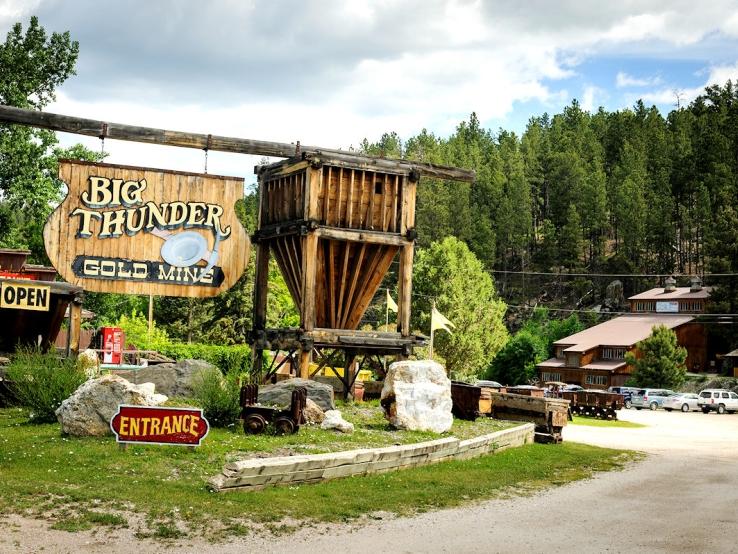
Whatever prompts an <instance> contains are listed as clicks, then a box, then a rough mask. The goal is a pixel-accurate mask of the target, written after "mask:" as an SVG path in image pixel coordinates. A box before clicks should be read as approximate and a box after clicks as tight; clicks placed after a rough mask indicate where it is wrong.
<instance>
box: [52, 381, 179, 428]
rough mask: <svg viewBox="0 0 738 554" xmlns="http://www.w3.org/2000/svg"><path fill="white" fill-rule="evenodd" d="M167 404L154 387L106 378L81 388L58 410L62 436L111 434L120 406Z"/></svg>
mask: <svg viewBox="0 0 738 554" xmlns="http://www.w3.org/2000/svg"><path fill="white" fill-rule="evenodd" d="M166 401H167V397H166V396H164V395H163V394H156V393H155V392H154V384H153V383H143V384H141V385H134V384H133V383H130V382H128V381H126V380H125V379H123V378H122V377H118V376H117V375H103V376H102V377H99V378H98V379H92V380H90V381H87V382H86V383H84V384H82V385H81V386H80V387H79V388H78V389H77V390H76V391H74V393H73V394H72V396H70V397H69V398H67V399H66V400H64V402H62V403H61V406H59V408H58V409H57V410H56V418H57V419H58V420H59V423H61V428H62V433H66V434H68V435H74V436H77V437H84V436H102V435H108V434H112V431H111V430H110V419H111V418H112V417H113V416H114V415H115V413H116V412H117V411H118V406H119V405H120V404H132V405H134V406H158V405H159V404H163V403H164V402H166Z"/></svg>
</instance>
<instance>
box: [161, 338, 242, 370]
mask: <svg viewBox="0 0 738 554" xmlns="http://www.w3.org/2000/svg"><path fill="white" fill-rule="evenodd" d="M159 352H161V353H162V354H164V355H165V356H169V357H170V358H174V359H175V360H188V359H189V360H205V361H206V362H209V363H211V364H213V365H214V366H216V367H217V368H218V369H220V371H221V372H222V373H223V374H224V375H227V374H231V373H238V374H240V373H248V372H249V371H250V369H251V348H250V347H249V346H248V345H245V344H234V345H230V346H220V345H214V344H213V345H211V344H197V343H193V344H186V343H170V344H169V345H167V346H165V347H163V348H162V349H161V350H159Z"/></svg>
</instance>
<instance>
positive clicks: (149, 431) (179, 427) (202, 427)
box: [110, 404, 210, 446]
mask: <svg viewBox="0 0 738 554" xmlns="http://www.w3.org/2000/svg"><path fill="white" fill-rule="evenodd" d="M110 428H111V429H112V430H113V433H115V436H116V439H117V441H118V442H119V443H126V444H175V445H182V446H200V444H201V443H202V441H203V439H204V438H205V437H206V436H207V434H208V431H209V430H210V426H209V425H208V420H207V419H205V417H204V416H203V415H202V410H200V409H199V408H162V407H159V406H130V405H128V404H121V405H120V406H118V413H116V414H115V415H114V416H113V418H112V419H111V420H110Z"/></svg>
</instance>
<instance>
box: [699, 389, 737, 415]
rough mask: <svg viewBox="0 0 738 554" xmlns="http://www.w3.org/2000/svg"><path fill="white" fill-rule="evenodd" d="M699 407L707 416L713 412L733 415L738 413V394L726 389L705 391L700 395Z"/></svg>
mask: <svg viewBox="0 0 738 554" xmlns="http://www.w3.org/2000/svg"><path fill="white" fill-rule="evenodd" d="M697 406H698V407H699V408H700V409H701V410H702V413H705V414H708V413H710V412H712V411H715V412H717V413H719V414H724V413H725V412H728V413H729V414H733V413H735V412H736V411H738V394H736V393H734V392H730V391H729V390H726V389H705V390H703V391H702V392H701V393H700V399H699V400H698V401H697Z"/></svg>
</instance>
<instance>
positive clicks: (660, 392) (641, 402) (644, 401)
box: [631, 389, 674, 410]
mask: <svg viewBox="0 0 738 554" xmlns="http://www.w3.org/2000/svg"><path fill="white" fill-rule="evenodd" d="M670 394H674V391H673V390H668V389H638V392H637V393H635V394H634V395H633V396H632V397H631V404H632V406H633V407H634V408H635V409H636V410H640V409H642V408H648V409H649V410H655V409H657V408H660V407H661V405H662V404H663V403H664V399H665V398H666V397H667V396H669V395H670Z"/></svg>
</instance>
